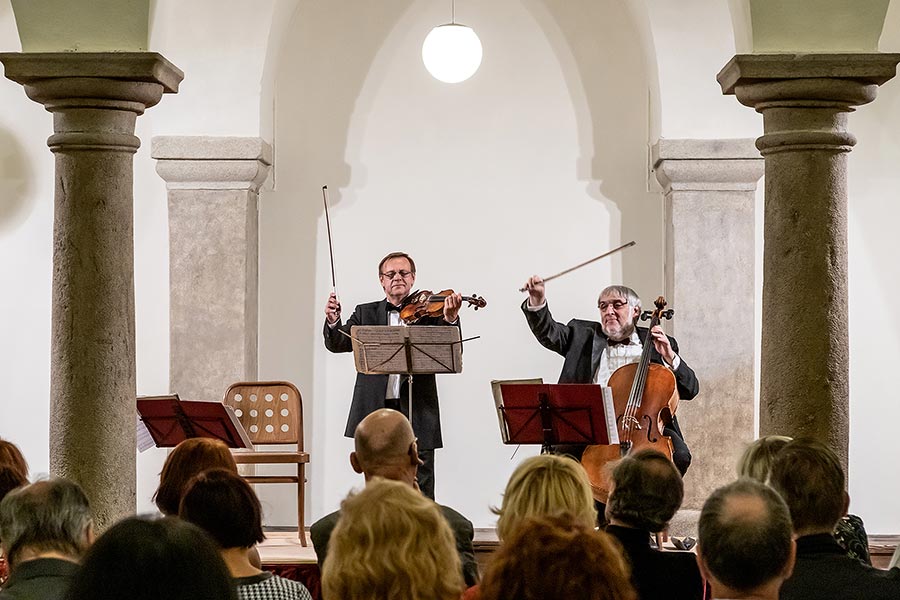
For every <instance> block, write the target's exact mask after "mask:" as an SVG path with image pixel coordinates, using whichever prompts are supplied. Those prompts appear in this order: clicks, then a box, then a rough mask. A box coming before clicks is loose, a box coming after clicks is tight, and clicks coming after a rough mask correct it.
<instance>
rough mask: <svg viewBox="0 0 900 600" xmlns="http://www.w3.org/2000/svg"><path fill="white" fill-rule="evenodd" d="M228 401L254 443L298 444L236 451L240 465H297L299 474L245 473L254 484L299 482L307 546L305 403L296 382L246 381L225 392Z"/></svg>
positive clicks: (301, 520)
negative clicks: (304, 442) (291, 446)
mask: <svg viewBox="0 0 900 600" xmlns="http://www.w3.org/2000/svg"><path fill="white" fill-rule="evenodd" d="M225 404H226V405H228V406H230V407H232V408H233V409H234V412H235V415H236V416H237V417H238V419H239V420H240V421H241V425H243V426H244V429H246V430H247V435H249V436H250V440H251V441H252V442H253V445H254V446H264V445H273V444H297V449H296V450H286V451H260V450H258V449H254V450H244V449H239V450H234V451H232V453H233V455H234V460H235V462H236V463H238V464H252V465H261V464H296V465H297V474H296V475H244V476H243V477H244V479H246V480H247V482H249V483H251V484H257V483H296V484H297V534H298V536H299V537H300V543H301V544H302V545H303V546H306V523H305V522H304V518H303V505H304V503H305V502H304V487H305V486H304V484H305V483H306V463H308V462H309V454H308V453H307V452H304V451H303V402H302V400H301V398H300V392H299V391H298V390H297V388H296V387H295V386H294V384H292V383H289V382H287V381H245V382H240V383H235V384H234V385H232V386H231V387H229V388H228V391H226V392H225Z"/></svg>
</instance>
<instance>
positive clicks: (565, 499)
mask: <svg viewBox="0 0 900 600" xmlns="http://www.w3.org/2000/svg"><path fill="white" fill-rule="evenodd" d="M491 510H493V512H494V513H495V514H497V515H499V519H497V537H499V538H500V539H501V540H503V539H505V538H507V537H508V536H509V534H510V533H511V532H512V531H513V529H515V527H516V526H517V525H518V524H519V523H521V522H522V521H523V520H524V519H526V518H528V517H533V516H547V515H558V514H562V513H569V514H571V515H572V516H573V517H574V519H575V521H576V522H577V523H583V524H584V525H586V526H588V527H593V526H594V525H596V523H597V509H596V508H594V497H593V495H592V494H591V484H590V482H589V481H588V478H587V473H585V472H584V468H583V467H582V466H581V465H580V464H579V463H578V462H577V461H575V460H574V459H573V458H571V457H568V456H559V455H556V454H541V455H539V456H533V457H531V458H528V459H525V460H524V461H522V464H520V465H519V466H518V467H516V470H515V471H513V474H512V476H511V477H510V478H509V483H507V484H506V491H505V492H504V493H503V502H502V504H501V505H500V508H499V509H497V508H493V509H491Z"/></svg>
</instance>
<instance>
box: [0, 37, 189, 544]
mask: <svg viewBox="0 0 900 600" xmlns="http://www.w3.org/2000/svg"><path fill="white" fill-rule="evenodd" d="M0 61H2V62H3V64H4V66H5V69H6V77H7V78H9V79H12V80H13V81H16V82H18V83H21V84H23V85H24V86H25V93H26V94H28V97H29V98H31V99H32V100H34V101H36V102H40V103H41V104H43V105H44V106H45V107H46V108H47V110H48V111H50V112H51V113H53V130H54V133H53V135H52V136H50V139H49V140H48V142H47V143H48V145H49V146H50V150H51V151H52V152H53V153H54V154H55V155H56V176H55V177H56V192H55V213H54V227H53V229H54V231H53V324H52V346H51V362H50V471H51V472H52V473H53V474H54V475H59V476H62V477H67V478H70V479H73V480H75V481H77V482H78V483H79V484H81V486H82V487H83V488H84V490H85V492H86V493H87V495H88V497H89V498H90V500H91V504H92V505H93V510H94V518H95V521H96V523H97V525H98V526H99V527H100V528H103V527H104V526H106V525H108V524H110V523H112V522H114V521H116V520H117V519H119V518H121V517H124V516H126V515H129V514H133V513H134V510H135V454H136V449H135V393H136V392H135V358H134V240H133V237H134V236H133V230H134V224H133V190H132V179H133V166H132V155H133V154H134V153H135V151H136V150H137V149H138V147H139V146H140V140H139V139H138V138H137V137H135V136H134V125H135V121H136V119H137V116H138V115H140V114H142V113H143V112H144V109H145V108H147V107H150V106H153V105H155V104H156V103H157V102H159V100H160V98H161V97H162V94H163V93H166V92H168V93H174V92H177V90H178V84H179V83H180V82H181V79H182V77H183V74H182V72H181V71H180V70H178V69H177V68H176V67H175V66H173V65H172V64H171V63H169V62H168V61H167V60H166V59H165V58H163V57H162V56H160V55H159V54H156V53H151V52H140V53H131V52H123V53H79V52H67V53H46V54H44V53H34V54H27V53H26V54H0Z"/></svg>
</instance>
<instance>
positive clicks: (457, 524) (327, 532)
mask: <svg viewBox="0 0 900 600" xmlns="http://www.w3.org/2000/svg"><path fill="white" fill-rule="evenodd" d="M438 508H440V509H441V513H442V514H443V515H444V518H445V519H447V523H448V524H449V525H450V529H451V531H453V537H454V538H456V551H457V552H459V560H460V562H461V563H462V574H463V579H465V581H466V586H467V587H472V586H473V585H475V584H476V583H478V563H477V562H476V561H475V547H474V546H473V545H472V540H473V539H474V538H475V529H474V528H473V527H472V522H471V521H470V520H468V519H467V518H465V517H464V516H462V515H461V514H459V513H458V512H456V511H455V510H453V509H452V508H450V507H449V506H443V505H441V504H438ZM340 516H341V511H339V510H338V511H335V512H333V513H331V514H330V515H325V516H324V517H322V518H321V519H319V520H318V521H316V522H315V523H313V524H312V526H311V527H310V528H309V537H310V539H311V540H312V543H313V548H315V550H316V560H317V561H318V562H319V570H321V569H322V565H323V564H324V563H325V556H326V555H327V554H328V540H330V539H331V532H332V531H334V527H335V525H337V522H338V519H339V518H340Z"/></svg>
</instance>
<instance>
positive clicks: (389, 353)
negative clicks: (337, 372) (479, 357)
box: [350, 325, 462, 374]
mask: <svg viewBox="0 0 900 600" xmlns="http://www.w3.org/2000/svg"><path fill="white" fill-rule="evenodd" d="M350 335H351V336H352V337H353V356H354V361H355V363H356V370H357V371H359V372H360V373H368V374H375V373H410V372H412V373H460V372H462V346H461V344H460V343H459V342H460V335H459V329H458V328H456V327H436V326H435V327H431V326H415V325H413V326H411V327H401V326H397V327H392V326H385V325H354V326H353V327H352V328H351V329H350ZM407 339H408V340H409V343H410V348H409V357H407V354H406V352H407V348H406V340H407Z"/></svg>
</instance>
